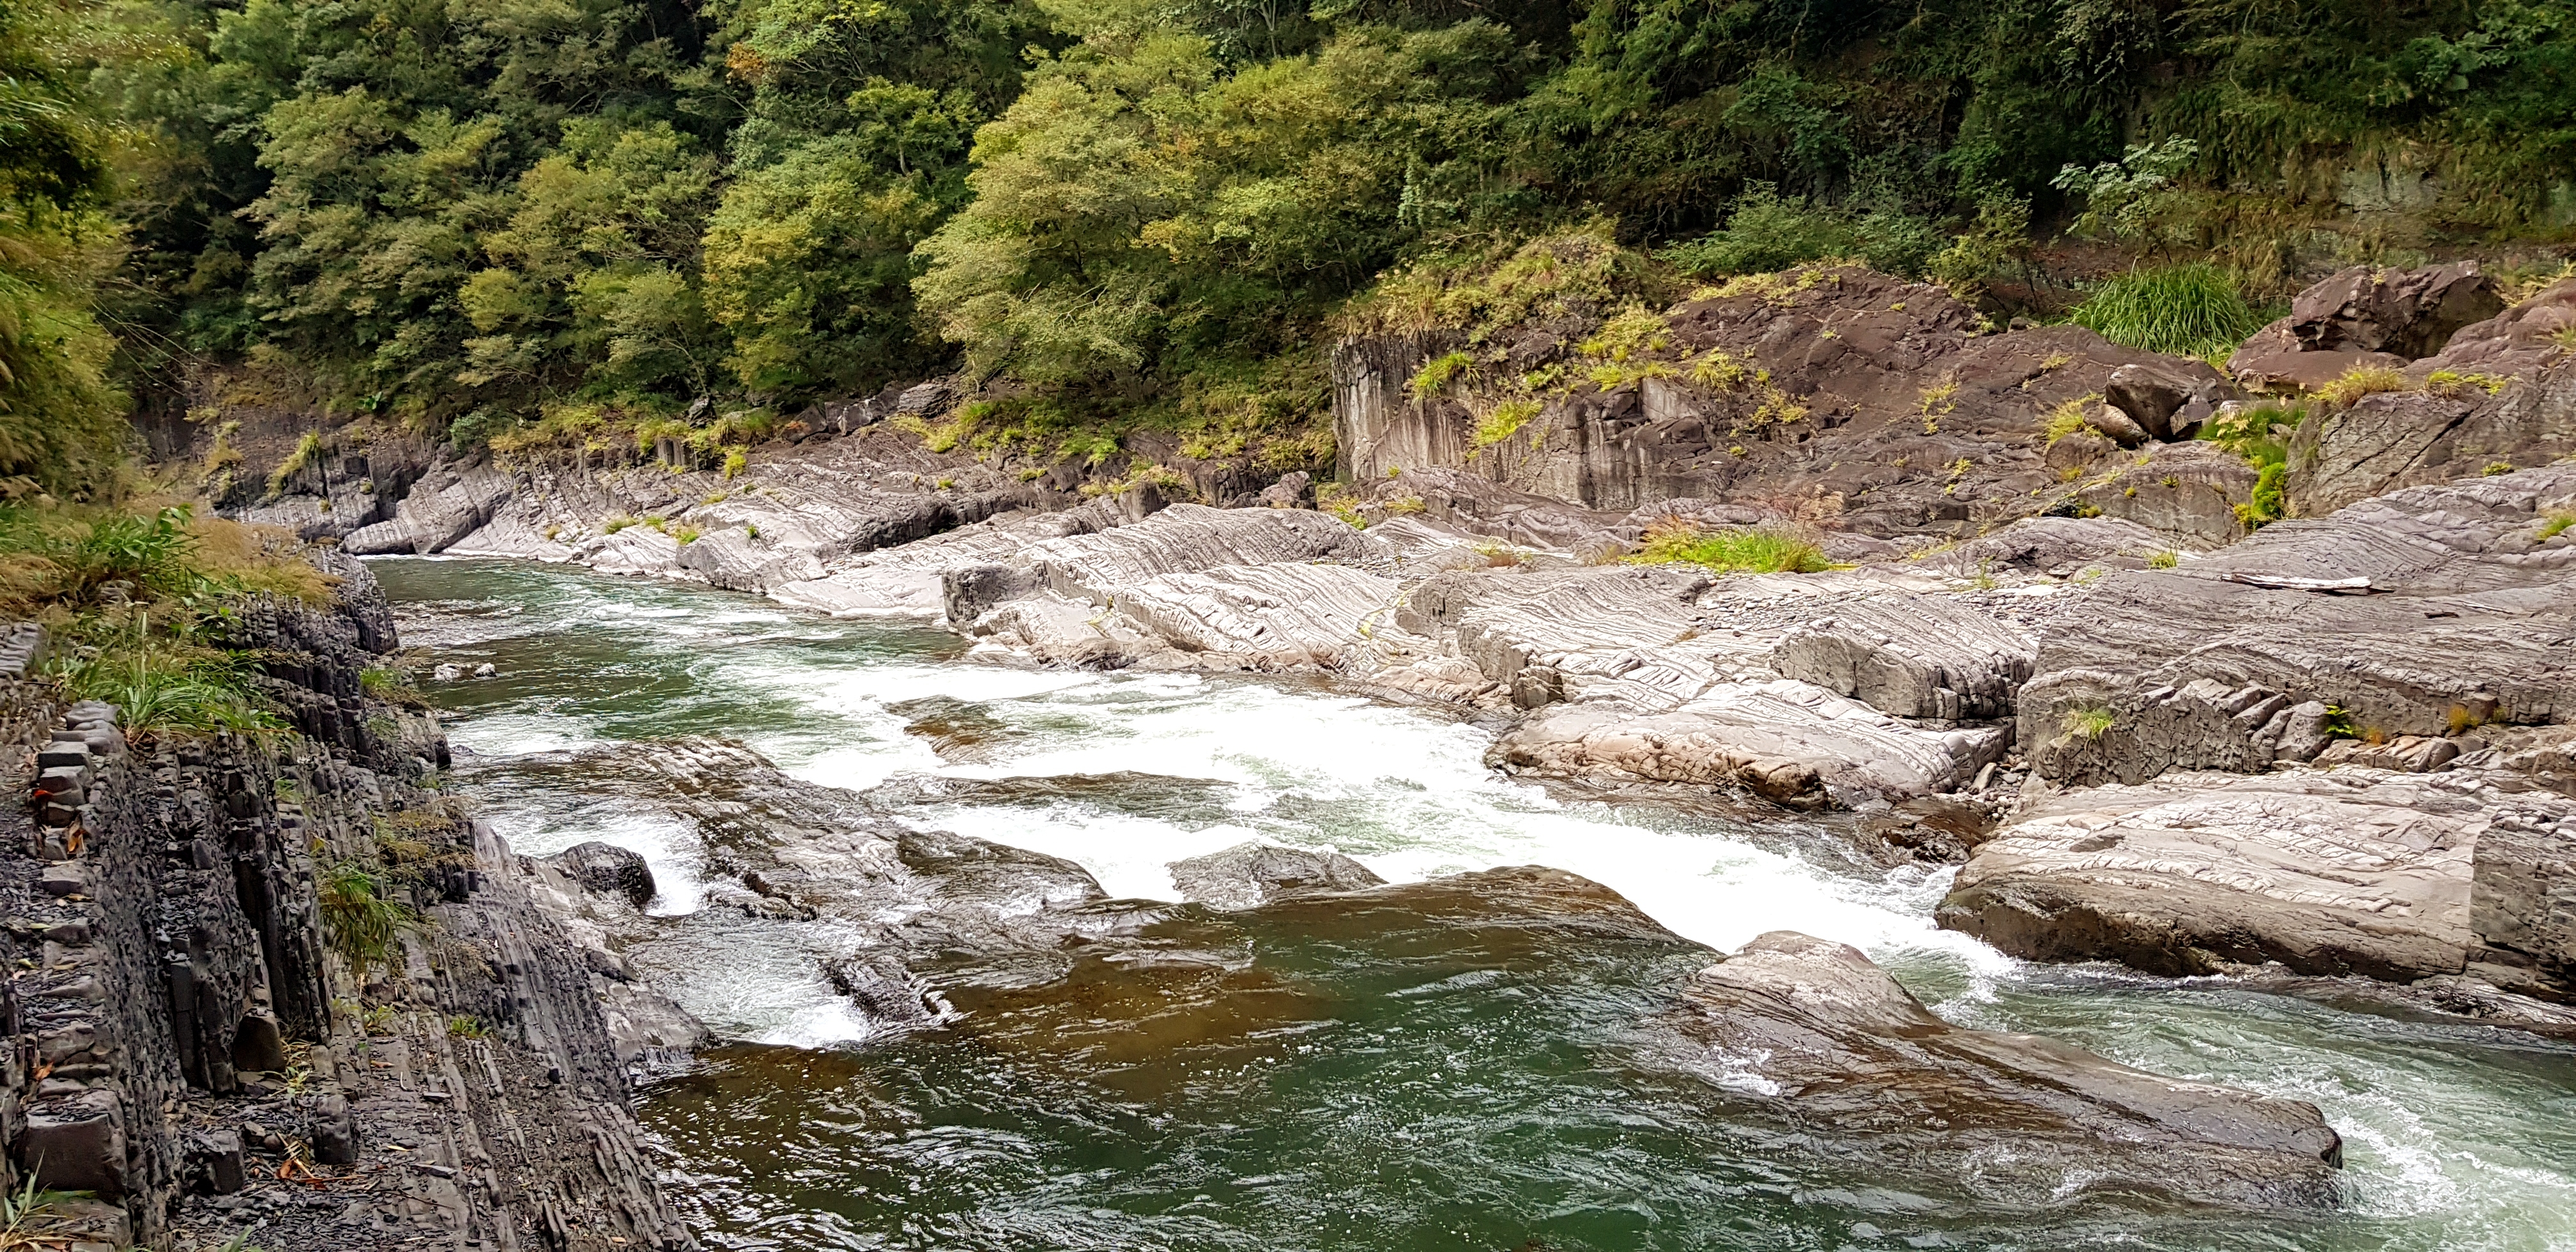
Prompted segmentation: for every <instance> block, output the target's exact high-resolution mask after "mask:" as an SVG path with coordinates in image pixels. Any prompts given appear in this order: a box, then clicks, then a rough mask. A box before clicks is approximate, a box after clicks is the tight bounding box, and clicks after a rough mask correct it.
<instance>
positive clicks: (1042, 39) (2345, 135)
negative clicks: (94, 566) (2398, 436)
mask: <svg viewBox="0 0 2576 1252" xmlns="http://www.w3.org/2000/svg"><path fill="white" fill-rule="evenodd" d="M7 3H8V4H9V6H11V7H6V8H0V139H5V146H4V147H0V151H5V160H4V161H0V180H5V182H6V184H7V187H6V197H5V199H6V208H5V210H0V211H5V212H6V213H7V214H8V217H7V219H6V222H5V224H0V265H5V269H0V282H5V284H6V286H5V290H0V323H5V324H0V351H5V352H6V353H8V354H9V355H8V356H7V357H6V359H5V365H6V368H7V370H8V378H7V379H6V380H0V386H6V387H7V388H9V390H7V391H6V392H5V393H0V394H5V397H6V403H8V404H9V405H11V406H12V407H11V409H10V410H9V412H10V413H13V414H15V413H21V412H25V411H27V409H28V406H36V407H40V408H43V409H45V410H47V411H59V412H62V413H65V414H88V415H92V416H95V415H99V414H110V413H112V411H113V410H114V409H115V407H116V406H117V405H118V404H119V403H120V398H119V396H118V395H117V391H116V387H115V386H114V385H113V384H112V380H113V378H114V377H116V374H115V371H114V370H113V369H112V368H111V362H110V358H111V355H112V351H111V350H112V349H113V348H114V347H116V346H117V344H116V343H114V342H111V341H110V340H109V339H108V338H107V337H105V334H104V332H102V331H100V330H99V328H98V326H99V324H98V322H97V320H96V319H95V318H94V317H93V316H92V310H93V309H94V308H100V307H104V306H102V305H100V304H99V301H100V300H101V299H104V298H107V296H108V294H110V293H112V294H113V299H114V302H115V309H114V321H115V323H116V324H117V325H118V326H119V327H121V328H122V334H121V343H122V347H123V349H124V353H125V356H124V361H125V365H124V367H123V368H124V371H125V373H124V377H126V378H127V379H128V380H129V382H130V383H131V384H132V385H135V386H153V385H167V374H166V371H165V372H162V373H156V372H155V371H156V369H158V368H159V366H161V365H164V364H166V363H167V362H168V361H170V360H172V359H174V358H202V359H213V360H219V361H220V360H230V359H237V358H246V357H250V358H257V359H260V360H263V361H266V362H271V363H282V364H285V365H288V366H291V367H292V368H294V369H297V370H299V371H303V372H304V373H306V374H308V375H309V376H310V377H312V378H313V379H315V380H316V381H317V382H318V383H319V384H320V386H319V391H320V394H323V395H325V396H327V397H328V400H327V403H329V404H331V405H333V406H335V407H338V408H341V409H344V410H357V411H371V412H380V413H385V414H388V415H391V416H394V417H398V418H399V419H401V420H404V421H407V422H410V423H412V424H414V425H415V426H416V427H417V428H419V429H421V430H423V431H425V432H432V433H448V434H451V435H453V437H455V438H457V439H459V440H460V441H470V440H472V439H475V438H481V437H487V436H488V435H490V434H492V433H495V432H498V431H500V430H505V429H507V428H508V427H510V426H512V425H514V424H517V423H520V422H524V421H528V420H531V419H533V418H535V417H536V416H538V415H539V414H540V413H541V412H542V411H543V410H544V409H545V408H546V407H547V406H548V405H551V404H557V403H566V402H575V401H578V402H581V403H588V404H600V403H607V404H615V405H622V406H627V407H629V408H632V409H634V410H636V411H638V412H646V413H659V414H671V413H677V412H679V411H681V410H683V409H685V408H687V407H688V405H689V404H690V402H691V401H693V400H694V399H696V398H698V397H701V396H707V395H716V396H720V397H726V398H727V399H728V402H729V403H733V402H739V403H742V404H755V405H759V404H765V405H769V406H773V407H775V408H779V409H782V410H784V409H787V408H791V407H794V406H799V405H802V404H803V403H805V402H807V401H809V400H812V399H815V398H821V397H827V396H833V395H848V394H856V393H863V392H867V391H871V390H874V389H876V388H878V387H880V386H883V385H885V384H886V383H888V382H891V381H898V380H905V379H910V378H917V377H921V376H925V375H928V374H931V373H935V372H942V371H946V370H949V369H952V368H959V367H962V368H964V369H965V370H966V371H968V373H969V375H970V376H971V377H972V378H973V379H974V380H976V381H977V382H979V383H999V384H1007V387H1008V389H1010V390H1011V391H1012V394H1014V395H1017V396H1019V397H1020V399H1019V400H1017V401H1015V403H1018V404H1020V405H1021V407H1022V409H1023V410H1025V413H1024V414H1023V415H1024V416H1029V420H1031V421H1035V422H1036V423H1037V424H1038V425H1039V426H1046V425H1047V424H1048V423H1050V422H1053V423H1055V424H1056V425H1057V426H1063V425H1065V424H1066V423H1073V424H1076V425H1079V424H1081V423H1082V422H1089V421H1092V420H1093V419H1094V418H1096V417H1098V416H1099V415H1101V414H1104V413H1112V412H1129V413H1137V414H1150V413H1157V412H1160V413H1166V414H1169V413H1175V412H1190V413H1196V414H1198V415H1199V416H1200V418H1204V419H1208V420H1215V419H1213V418H1210V417H1209V415H1210V414H1215V413H1218V411H1220V410H1224V411H1227V412H1231V411H1234V410H1236V409H1243V410H1245V411H1252V410H1261V411H1269V410H1271V409H1277V408H1280V407H1281V406H1285V407H1287V408H1289V409H1296V408H1300V407H1311V406H1312V405H1314V404H1318V403H1320V396H1321V394H1322V392H1321V388H1320V386H1319V384H1318V382H1317V379H1318V377H1319V376H1318V373H1317V371H1318V369H1319V368H1320V366H1319V364H1318V361H1319V356H1318V353H1319V344H1320V342H1321V339H1322V337H1323V336H1324V335H1325V334H1326V333H1327V331H1326V327H1327V325H1328V324H1329V323H1330V319H1331V318H1332V317H1333V316H1334V315H1335V313H1336V310H1339V309H1342V308H1344V306H1345V305H1347V304H1349V302H1351V301H1352V300H1353V299H1354V298H1355V297H1366V296H1368V294H1369V293H1370V292H1371V289H1372V285H1373V284H1378V283H1381V282H1386V281H1402V276H1403V275H1404V274H1405V273H1409V272H1418V271H1420V270H1421V269H1422V267H1425V266H1429V267H1433V268H1437V267H1439V266H1441V265H1445V264H1454V263H1457V262H1458V261H1459V259H1460V258H1472V257H1494V256H1504V255H1509V254H1510V253H1511V251H1512V249H1514V248H1517V247H1519V246H1521V245H1522V244H1525V243H1527V242H1528V241H1530V240H1533V239H1539V238H1544V237H1548V236H1550V235H1564V234H1565V233H1566V232H1570V231H1571V232H1578V233H1580V232H1584V231H1593V232H1595V233H1598V231H1599V230H1602V229H1606V230H1608V231H1609V232H1610V233H1611V236H1612V237H1613V238H1615V240H1616V241H1617V243H1618V244H1619V245H1620V246H1622V247H1625V248H1628V249H1632V250H1635V251H1638V252H1655V253H1658V254H1660V255H1662V256H1664V257H1665V258H1666V259H1667V261H1668V262H1669V263H1671V264H1673V265H1675V266H1678V267H1680V268H1681V269H1683V270H1685V271H1689V272H1698V273H1709V272H1730V271H1734V270H1740V269H1742V268H1745V267H1751V266H1771V265H1777V264H1783V263H1787V262H1790V261H1795V260H1800V259H1807V258H1809V257H1813V256H1817V255H1850V256H1865V257H1866V258H1868V259H1869V260H1870V261H1871V262H1872V263H1873V264H1877V265H1879V266H1881V267H1882V268H1890V269H1895V270H1899V271H1902V272H1919V271H1923V270H1926V269H1935V270H1938V269H1940V267H1941V266H1943V265H1948V266H1950V267H1951V270H1953V271H1957V272H1956V273H1952V272H1949V271H1944V276H1945V277H1959V276H1960V275H1965V276H1966V277H1969V278H1973V277H1974V274H1975V271H1977V270H1978V269H1980V268H1981V267H1989V266H1991V265H1992V264H1993V262H1994V261H1995V259H1996V258H1997V257H1999V256H2001V255H2003V254H2004V253H2005V252H2007V251H2009V250H2010V249H2009V246H2008V245H2007V243H2006V242H2004V241H2005V239H2006V236H2007V235H2013V234H2017V232H2018V231H2019V230H2021V229H2022V227H2023V225H2024V224H2028V223H2032V222H2036V223H2039V228H2040V229H2043V230H2045V229H2049V228H2073V229H2083V230H2087V231H2093V232H2095V233H2098V234H2101V235H2102V236H2103V238H2104V241H2105V243H2106V244H2109V245H2111V246H2114V247H2117V248H2123V249H2128V250H2131V251H2158V250H2162V251H2173V252H2178V253H2189V254H2191V255H2192V256H2193V257H2208V258H2213V259H2215V260H2217V261H2219V262H2220V263H2222V264H2224V265H2226V266H2227V267H2229V268H2230V270H2231V271H2232V272H2234V273H2236V274H2237V275H2239V276H2240V277H2241V278H2243V279H2244V280H2245V281H2247V282H2249V283H2252V284H2254V285H2257V286H2260V285H2263V284H2267V283H2268V284H2278V283H2280V282H2283V281H2286V277H2287V276H2288V275H2289V274H2290V273H2291V272H2292V271H2293V270H2295V269H2296V268H2297V266H2298V264H2299V263H2300V259H2301V257H2303V256H2307V255H2310V254H2314V253H2316V252H2317V251H2318V250H2319V249H2328V250H2331V249H2336V248H2342V249H2346V250H2350V249H2354V248H2361V249H2364V250H2367V249H2369V248H2379V249H2382V250H2383V251H2385V250H2387V249H2391V248H2393V249H2397V250H2398V251H2401V252H2402V251H2403V249H2405V248H2409V247H2416V248H2422V247H2431V246H2435V245H2438V244H2442V243H2445V242H2446V241H2447V242H2453V243H2456V242H2461V241H2476V240H2487V239H2495V238H2499V237H2510V238H2520V239H2527V240H2549V239H2564V238H2566V237H2567V234H2568V232H2569V231H2570V229H2571V228H2576V181H2571V179H2572V178H2576V176H2571V174H2570V171H2571V170H2576V0H2500V2H2494V3H2469V2H2467V0H2438V2H2428V0H2411V2H2407V3H2397V4H2381V3H2370V4H2365V3H2361V2H2360V0H2318V2H2316V3H2310V4H2304V5H2296V6H2290V5H2274V4H2266V3H2257V2H2256V0H2192V2H2190V3H2183V2H2181V0H1924V2H1921V3H1909V4H1904V5H1890V4H1882V3H1874V2H1869V0H1576V2H1575V3H1572V4H1548V3H1538V2H1536V0H1528V2H1515V0H1489V2H1484V3H1468V2H1467V0H1309V2H1305V3H1299V2H1296V0H708V2H707V3H704V4H699V5H687V4H680V3H674V2H672V0H88V3H86V4H82V3H75V4H74V5H72V6H71V7H69V8H36V7H30V6H29V2H28V0H7ZM2141 154H2144V155H2141ZM2151 167H2152V168H2151ZM2070 169H2072V170H2076V171H2084V173H2083V174H2082V176H2081V177H2076V178H2072V179H2070V177H2069V173H2068V172H2069V171H2070ZM2427 174H2429V175H2432V176H2433V177H2432V181H2431V182H2430V183H2426V182H2423V181H2422V179H2421V178H2420V176H2421V175H2427ZM2409 180H2413V181H2409ZM2141 187H2151V188H2152V189H2153V190H2154V192H2155V194H2154V195H2153V196H2151V197H2142V196H2141V195H2130V193H2131V192H2135V191H2136V190H2137V189H2138V188H2141ZM2421 187H2434V188H2436V189H2437V191H2438V194H2432V193H2420V192H2419V191H2418V190H2415V189H2419V188H2421ZM2104 188H2114V189H2123V190H2121V192H2120V194H2122V195H2130V198H2128V199H2121V200H2119V202H2118V203H2117V204H2112V203H2109V202H2108V201H2107V200H2106V199H2105V197H2106V196H2108V195H2110V193H2108V192H2105V191H2104V190H2103V189H2104ZM2374 188H2376V189H2377V190H2373V189H2374ZM2392 188H2393V189H2395V190H2391V189H2392ZM2374 195H2376V196H2377V197H2378V199H2377V200H2373V199H2372V197H2373V196H2374ZM2409 197H2413V198H2411V199H2410V198H2409ZM2115 198H2116V197H2115ZM2356 207H2359V208H2364V209H2374V210H2376V209H2387V208H2396V209H2402V210H2404V211H2405V212H2406V214H2407V216H2406V217H2405V218H2404V223H2405V225H2404V229H2403V230H2401V231H2398V232H2397V233H2396V234H2394V235H2392V234H2391V233H2390V232H2389V231H2387V230H2378V231H2377V233H2375V234H2374V233H2371V232H2368V231H2359V232H2356V231H2344V232H2342V233H2341V234H2338V233H2337V224H2338V223H2348V221H2349V214H2350V211H2351V210H2353V209H2354V208H2356ZM2148 208H2152V209H2153V212H2152V213H2150V212H2148V211H2147V209H2148ZM1599 223H1607V224H1608V225H1607V226H1606V227H1601V226H1598V225H1596V224H1599ZM2106 223H2108V224H2110V225H2105V224H2106ZM1998 224H2002V225H1998ZM2114 226H2116V229H2113V227H2114ZM2007 228H2008V229H2007ZM2408 232H2412V233H2411V234H2410V233H2408ZM2356 240H2359V241H2360V242H2356ZM1390 275H1393V276H1395V277H1394V278H1390V277H1389V276H1390ZM1365 302H1366V301H1365V299H1363V303H1365ZM1353 307H1357V306H1353ZM1030 415H1034V416H1030ZM1086 415H1087V416H1086ZM89 420H90V419H89V418H83V419H81V420H80V421H72V422H68V423H63V424H60V427H59V431H55V432H54V433H43V432H44V431H52V430H53V428H51V427H45V426H43V424H38V426H37V427H30V428H29V431H36V432H38V433H28V431H22V430H21V429H20V426H19V424H17V423H16V422H15V421H14V419H13V420H12V421H9V422H6V423H0V479H7V480H8V481H10V482H15V483H18V486H16V487H13V488H9V490H12V491H18V492H24V491H27V490H34V489H38V488H39V487H41V488H43V489H51V490H69V489H72V487H73V485H74V482H75V480H79V479H82V478H83V476H84V475H88V476H89V477H95V474H94V473H92V472H91V471H88V470H79V471H64V472H63V473H54V474H53V475H52V477H48V476H47V474H48V473H49V472H50V471H47V472H40V471H39V470H38V469H35V468H31V467H34V466H39V465H42V464H51V463H55V462H60V463H62V464H65V465H71V464H76V463H78V464H87V463H88V462H87V461H83V459H82V458H84V457H87V458H90V460H93V461H94V460H95V459H96V458H97V456H99V455H102V454H100V453H98V452H97V451H96V449H97V448H98V447H103V446H104V445H102V444H100V443H99V440H100V439H101V438H109V439H111V441H112V432H110V433H109V434H107V435H104V436H103V435H101V433H100V432H101V431H103V430H105V429H106V428H105V427H99V426H96V424H95V423H94V422H93V423H92V424H91V425H89V426H84V425H82V422H83V421H89ZM1226 420H1233V419H1230V418H1229V419H1226ZM1113 424H1114V423H1113ZM82 432H86V433H82ZM46 439H71V440H73V441H75V442H80V441H87V442H86V443H84V444H83V446H85V447H90V448H91V449H92V451H90V452H86V453H77V454H75V452H74V451H73V450H72V449H70V448H69V446H68V445H64V446H56V445H54V444H47V443H44V442H43V441H44V440H46ZM31 440H33V441H34V442H30V441H31ZM1078 442H1079V441H1077V443H1078ZM1066 446H1067V447H1068V448H1072V447H1074V446H1075V445H1074V444H1067V445H1066ZM1095 450H1096V449H1095ZM66 475H68V476H66ZM21 480H23V481H21Z"/></svg>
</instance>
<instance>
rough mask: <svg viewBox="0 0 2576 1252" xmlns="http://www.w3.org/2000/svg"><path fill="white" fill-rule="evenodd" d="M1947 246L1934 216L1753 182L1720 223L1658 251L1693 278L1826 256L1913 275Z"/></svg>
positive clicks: (1765, 270)
mask: <svg viewBox="0 0 2576 1252" xmlns="http://www.w3.org/2000/svg"><path fill="white" fill-rule="evenodd" d="M1952 246H1954V244H1953V241H1952V240H1951V239H1949V238H1948V237H1946V236H1944V235H1943V234H1942V233H1941V232H1940V230H1939V229H1937V228H1936V227H1934V226H1933V225H1932V223H1931V222H1929V221H1926V220H1925V219H1923V218H1919V217H1915V216H1912V215H1910V214H1907V213H1904V212H1902V211H1900V210H1897V209H1892V208H1877V209H1872V210H1870V211H1869V212H1867V213H1864V214H1861V215H1859V216H1857V217H1855V216H1854V215H1853V214H1852V212H1851V210H1849V209H1847V208H1842V207H1839V206H1832V205H1824V204H1811V203H1810V202H1809V201H1808V200H1807V198H1806V197H1804V196H1783V195H1781V194H1780V192H1779V189H1778V188H1777V187H1774V186H1772V185H1770V184H1768V183H1756V184H1754V185H1753V186H1752V187H1750V188H1749V189H1748V190H1746V192H1745V193H1744V195H1743V196H1742V197H1740V198H1738V199H1737V200H1736V202H1735V211H1734V212H1733V213H1731V214H1729V215H1728V216H1727V219H1726V226H1725V227H1724V228H1723V229H1720V230H1715V231H1711V232H1709V233H1708V234H1707V235H1704V236H1702V237H1700V238H1699V239H1696V240H1693V241H1691V242H1689V243H1685V244H1679V245H1676V246H1675V247H1672V248H1670V249H1667V250H1666V251H1665V252H1663V253H1662V254H1661V255H1662V258H1663V259H1664V260H1665V261H1667V262H1669V263H1670V264H1671V265H1672V266H1673V267H1674V268H1675V269H1678V270H1680V271H1681V272H1683V273H1685V274H1688V275H1691V276H1692V277H1694V278H1723V277H1727V276H1730V275H1736V274H1769V273H1776V272H1778V271H1780V270H1785V269H1788V268H1789V267H1790V266H1793V265H1803V264H1806V263H1808V262H1810V261H1824V260H1857V261H1863V262H1866V263H1867V264H1868V265H1869V267H1870V268H1871V269H1874V270H1878V271H1880V272H1881V273H1887V274H1898V275H1902V276H1904V277H1907V278H1916V277H1920V276H1921V275H1922V274H1923V272H1924V270H1925V269H1926V268H1927V267H1928V266H1929V265H1930V264H1931V263H1932V260H1933V258H1934V257H1935V256H1936V255H1940V254H1941V253H1943V252H1944V250H1945V249H1947V248H1950V247H1952Z"/></svg>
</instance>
